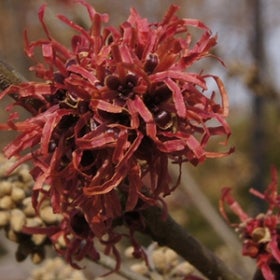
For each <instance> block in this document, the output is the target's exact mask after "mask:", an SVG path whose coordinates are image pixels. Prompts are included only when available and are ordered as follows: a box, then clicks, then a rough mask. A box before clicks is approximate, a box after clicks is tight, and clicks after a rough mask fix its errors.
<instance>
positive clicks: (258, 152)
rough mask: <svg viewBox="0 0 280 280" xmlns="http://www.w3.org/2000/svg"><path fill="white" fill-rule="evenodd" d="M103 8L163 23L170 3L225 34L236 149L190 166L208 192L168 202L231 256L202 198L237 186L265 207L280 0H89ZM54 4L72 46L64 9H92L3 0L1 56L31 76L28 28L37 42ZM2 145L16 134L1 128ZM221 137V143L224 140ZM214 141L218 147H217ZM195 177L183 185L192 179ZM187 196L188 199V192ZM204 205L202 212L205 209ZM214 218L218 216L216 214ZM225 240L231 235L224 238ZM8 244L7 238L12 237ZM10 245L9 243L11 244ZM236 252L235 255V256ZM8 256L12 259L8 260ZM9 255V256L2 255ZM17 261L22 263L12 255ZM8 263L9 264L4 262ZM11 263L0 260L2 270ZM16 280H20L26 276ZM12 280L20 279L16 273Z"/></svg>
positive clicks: (222, 49) (247, 199)
mask: <svg viewBox="0 0 280 280" xmlns="http://www.w3.org/2000/svg"><path fill="white" fill-rule="evenodd" d="M88 2H90V3H92V4H93V5H94V7H95V9H96V10H97V11H99V12H106V13H108V14H109V15H110V24H113V25H118V24H120V23H122V22H123V21H124V20H126V18H127V17H128V14H129V9H130V8H131V7H135V8H136V9H137V10H138V11H139V13H140V14H141V15H142V16H143V17H147V18H148V19H149V20H150V21H152V22H155V21H158V20H160V19H161V17H162V16H163V15H164V13H165V11H166V9H167V8H168V6H169V5H170V4H176V5H179V6H180V7H181V9H180V11H179V13H178V14H179V16H181V17H188V18H198V19H200V20H202V21H203V22H204V23H206V25H208V26H209V27H210V28H211V30H212V31H213V33H214V34H217V35H218V46H217V47H216V48H215V54H216V55H218V56H219V57H221V58H222V60H223V61H224V63H225V67H223V66H222V65H221V64H219V63H216V62H214V61H213V60H212V59H209V60H205V61H204V64H203V69H205V72H209V73H212V74H216V75H219V76H220V77H221V78H222V79H223V81H224V83H225V85H226V88H227V91H228V94H229V98H230V117H229V123H230V125H231V127H232V137H231V139H230V145H231V146H235V148H236V151H235V153H234V154H232V155H230V156H229V157H226V158H224V159H219V160H217V159H216V160H207V161H206V162H205V163H204V164H202V165H201V166H199V167H192V166H187V170H188V171H187V172H188V174H189V176H190V177H191V179H190V180H193V182H194V183H195V185H196V186H198V187H199V189H200V190H201V193H200V194H197V196H196V194H193V193H192V194H191V193H190V192H184V190H182V189H178V190H177V191H176V193H175V194H174V196H172V198H171V197H170V198H169V200H168V203H169V205H170V209H171V211H172V215H173V216H174V218H175V219H176V220H177V221H178V222H179V223H180V224H182V225H183V226H185V227H187V228H188V230H189V231H190V232H192V233H193V234H194V235H196V236H197V237H198V238H199V239H200V240H202V242H203V243H204V244H206V245H207V246H208V247H210V248H212V249H214V250H216V251H217V252H218V253H219V254H221V256H224V254H225V255H226V254H227V253H225V252H227V251H228V247H230V246H229V244H225V243H224V242H223V241H221V236H223V235H224V234H225V233H224V232H223V229H222V228H221V230H220V235H219V234H218V233H217V232H218V231H219V229H218V230H215V229H213V224H211V217H210V218H209V217H206V216H205V215H204V214H203V209H201V207H202V208H203V205H202V206H198V205H199V201H201V199H203V198H201V196H200V195H203V197H204V198H205V197H206V198H207V200H209V202H210V205H205V207H206V212H207V207H213V208H214V209H215V210H217V209H218V201H219V197H220V190H221V188H222V187H224V186H230V187H232V188H233V189H234V192H235V193H236V195H237V196H238V197H240V199H241V200H242V202H243V203H244V205H246V207H245V208H246V209H247V210H248V211H250V212H252V213H254V212H256V211H257V210H258V209H259V210H262V209H263V208H264V205H262V203H261V202H260V201H258V200H255V199H253V198H252V197H251V196H250V195H248V189H249V188H250V187H254V188H256V189H259V190H263V189H264V187H265V186H267V185H268V184H269V182H270V168H271V166H272V165H274V166H276V167H277V168H278V169H279V166H280V149H279V145H280V123H279V117H280V110H279V108H280V106H279V105H280V100H279V98H280V96H279V90H280V79H279V78H278V77H279V75H280V54H279V45H280V39H279V38H280V17H279V15H278V12H279V10H280V2H279V1H278V0H265V1H261V0H235V1H230V0H211V1H209V0H208V1H207V0H197V1H191V0H174V1H168V0H122V1H115V0H105V1H104V0H94V1H93V0H89V1H88ZM43 3H47V4H48V6H49V8H48V10H47V14H46V22H47V23H48V24H49V25H50V27H51V29H52V31H53V32H54V34H55V37H56V38H59V40H60V41H62V42H65V43H66V44H68V43H69V41H68V40H69V34H70V33H69V32H70V30H69V29H68V28H67V27H65V26H64V25H63V24H61V23H60V22H59V20H57V19H56V17H55V15H56V14H59V13H63V14H65V15H67V16H69V17H70V18H72V19H74V20H77V21H79V20H80V19H81V18H82V19H83V20H84V21H85V22H86V21H87V20H88V19H84V18H83V17H84V15H83V13H84V12H85V10H84V9H83V8H81V7H80V6H78V5H70V4H69V3H70V1H63V0H46V1H41V0H28V1H18V0H1V1H0V58H1V59H3V60H4V61H6V62H8V63H9V64H11V65H12V66H13V67H14V68H15V69H16V70H17V71H18V72H20V73H22V74H23V75H24V76H25V77H26V78H27V79H34V77H33V75H32V73H30V72H29V71H28V68H29V66H30V65H32V62H31V61H29V60H28V59H27V58H26V56H25V54H24V51H23V32H24V30H25V29H27V30H28V34H29V37H30V38H31V39H34V40H35V39H38V38H41V37H42V36H44V33H43V30H42V28H41V25H40V23H39V20H38V17H37V11H38V8H39V7H40V5H41V4H43ZM6 102H8V101H7V100H5V102H3V103H2V104H1V107H0V108H1V112H0V118H1V121H5V119H6V117H7V115H6V112H5V110H4V107H5V104H6ZM0 136H1V142H0V146H1V148H2V147H3V146H4V145H5V144H6V143H7V142H8V141H9V139H10V138H11V135H10V134H7V133H1V134H0ZM217 141H220V139H219V140H217ZM216 143H217V142H216V141H215V140H214V141H213V142H212V143H211V145H212V146H213V147H215V145H216ZM187 183H188V182H183V184H187ZM183 192H184V195H183V196H182V193H183ZM197 209H199V211H197ZM213 219H214V218H213ZM222 239H223V238H222ZM4 242H5V241H4ZM3 247H5V246H3ZM228 254H229V253H228ZM3 259H4V258H3ZM0 260H1V259H0ZM11 262H13V263H14V264H15V263H16V261H15V260H11ZM1 264H2V265H1ZM6 265H7V262H5V261H2V262H1V261H0V272H1V271H2V270H3V269H4V267H5V266H6ZM17 277H18V278H13V279H18V280H20V279H26V278H20V277H24V276H23V275H21V276H17ZM11 279H12V278H11Z"/></svg>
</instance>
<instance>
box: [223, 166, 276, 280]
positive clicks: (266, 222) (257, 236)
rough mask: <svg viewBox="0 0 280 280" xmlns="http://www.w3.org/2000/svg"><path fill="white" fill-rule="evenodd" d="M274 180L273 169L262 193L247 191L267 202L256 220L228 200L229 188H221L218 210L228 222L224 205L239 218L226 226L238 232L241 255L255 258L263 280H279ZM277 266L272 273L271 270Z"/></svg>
mask: <svg viewBox="0 0 280 280" xmlns="http://www.w3.org/2000/svg"><path fill="white" fill-rule="evenodd" d="M277 187H278V177H277V171H276V169H274V168H273V169H272V182H271V184H270V185H269V186H268V187H267V189H266V191H265V192H264V193H260V192H259V191H257V190H254V189H251V190H250V192H251V193H252V194H253V195H255V196H257V197H259V198H260V199H263V200H264V201H266V202H267V203H268V210H267V211H266V213H261V214H259V215H257V216H256V217H250V216H249V215H247V214H246V213H245V212H244V211H243V209H242V208H241V206H240V205H239V203H238V202H237V201H236V200H235V199H234V198H233V197H232V195H231V193H230V191H231V190H230V189H229V188H224V189H223V193H222V197H221V201H220V211H221V214H222V215H223V217H224V218H225V219H226V220H227V221H228V222H229V219H228V216H227V214H226V212H225V208H224V205H225V204H227V205H229V207H230V209H231V210H232V211H233V213H234V214H235V215H237V216H238V217H239V219H240V223H230V222H229V223H230V224H231V225H232V226H233V227H235V228H236V230H237V231H238V232H239V233H240V237H241V239H242V241H243V255H245V256H249V257H251V258H253V259H256V261H257V266H258V267H259V268H260V270H261V272H262V274H263V277H264V278H265V279H266V280H277V279H279V278H278V277H279V269H280V195H279V194H278V192H277ZM276 267H278V268H277V269H276V270H275V268H276ZM277 271H278V272H277Z"/></svg>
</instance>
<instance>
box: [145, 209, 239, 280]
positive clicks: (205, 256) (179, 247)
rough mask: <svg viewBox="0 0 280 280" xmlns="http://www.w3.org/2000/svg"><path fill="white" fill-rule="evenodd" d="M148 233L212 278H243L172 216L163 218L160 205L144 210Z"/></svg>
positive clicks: (225, 279) (227, 279)
mask: <svg viewBox="0 0 280 280" xmlns="http://www.w3.org/2000/svg"><path fill="white" fill-rule="evenodd" d="M143 215H144V218H145V222H146V226H147V227H146V233H147V234H149V235H150V236H151V237H152V238H153V239H154V240H155V241H157V242H158V243H159V244H160V245H162V246H168V247H169V248H171V249H173V250H174V251H175V252H177V253H178V254H179V255H181V256H182V257H183V258H184V259H185V260H187V261H188V262H189V263H191V264H192V265H193V266H194V267H196V268H197V269H198V270H199V271H200V272H201V273H202V274H204V275H205V276H206V277H208V278H209V279H211V280H241V278H240V277H239V276H237V275H236V274H234V273H233V272H232V271H231V270H229V268H228V267H227V266H226V265H225V264H224V263H223V262H222V261H221V260H220V259H219V258H218V257H216V256H215V255H214V254H213V253H212V252H211V251H210V250H208V249H207V248H206V247H204V246H203V245H202V244H201V243H200V242H199V241H198V240H196V239H195V238H194V237H192V236H191V235H190V234H189V233H188V232H187V231H186V230H184V229H183V228H182V227H181V226H180V225H178V224H177V223H176V222H175V221H174V220H173V219H172V218H171V217H170V216H167V218H166V219H163V213H162V211H161V209H159V208H158V207H150V208H148V209H146V210H143Z"/></svg>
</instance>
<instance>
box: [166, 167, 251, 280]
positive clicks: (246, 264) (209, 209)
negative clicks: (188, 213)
mask: <svg viewBox="0 0 280 280" xmlns="http://www.w3.org/2000/svg"><path fill="white" fill-rule="evenodd" d="M169 170H170V173H171V176H172V177H174V178H176V175H175V174H176V172H177V171H176V167H175V165H173V164H170V165H169ZM180 188H181V189H182V190H183V192H185V193H187V194H188V196H189V197H190V199H191V201H192V203H193V204H194V206H195V207H196V208H197V209H198V210H199V211H200V212H201V214H202V215H203V217H204V218H205V219H206V221H207V222H208V223H209V224H210V225H211V227H212V228H213V230H214V231H215V232H216V234H217V235H218V236H220V238H221V239H222V240H223V241H224V243H225V244H226V245H227V247H228V249H229V250H230V251H231V252H232V254H233V255H234V256H235V257H236V260H237V262H238V266H239V267H240V268H242V270H244V273H245V274H249V275H252V273H253V272H254V269H255V263H254V262H253V261H251V260H250V259H249V258H246V259H244V258H242V260H241V261H240V256H241V252H242V246H241V243H240V241H239V240H238V239H237V237H236V235H235V234H234V233H233V231H232V230H231V229H230V228H229V226H228V225H227V224H226V223H225V222H224V221H223V220H222V219H221V216H220V215H219V214H218V213H217V211H216V210H215V209H214V207H213V206H212V204H211V203H210V202H209V199H208V198H207V197H206V196H205V194H204V193H203V192H202V191H201V189H200V186H199V185H198V184H197V182H196V181H195V180H194V178H193V177H192V176H191V174H190V173H189V172H188V170H187V169H184V172H182V175H181V184H180Z"/></svg>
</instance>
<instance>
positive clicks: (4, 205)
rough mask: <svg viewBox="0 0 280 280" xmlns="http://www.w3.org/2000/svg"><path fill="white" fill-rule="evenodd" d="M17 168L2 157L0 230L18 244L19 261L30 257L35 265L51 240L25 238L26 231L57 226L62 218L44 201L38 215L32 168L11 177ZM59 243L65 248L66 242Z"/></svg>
mask: <svg viewBox="0 0 280 280" xmlns="http://www.w3.org/2000/svg"><path fill="white" fill-rule="evenodd" d="M13 164H14V160H13V159H12V160H7V159H6V158H4V157H3V156H1V155H0V229H3V230H4V231H5V233H6V237H7V238H8V239H9V240H11V241H13V242H16V243H17V244H18V248H17V252H16V259H17V260H18V261H22V260H24V259H26V257H27V256H29V255H30V256H31V260H32V262H33V263H40V262H41V261H42V260H43V259H44V257H45V245H47V244H50V240H49V239H48V238H47V236H46V235H45V234H25V233H24V232H23V228H24V227H45V226H47V225H48V226H49V225H56V224H58V223H59V222H60V220H61V216H60V215H58V214H54V213H53V211H52V208H51V206H50V203H49V201H44V203H42V205H41V207H40V211H39V213H35V210H34V208H33V206H32V199H31V193H32V187H33V185H34V182H33V180H32V177H31V175H30V173H29V167H28V166H27V165H21V166H20V167H18V168H17V169H15V170H14V171H13V172H12V173H11V174H9V175H7V174H8V171H9V169H10V168H11V167H12V165H13ZM46 187H47V186H46ZM58 242H61V244H58V245H59V246H63V245H64V244H63V240H59V241H58Z"/></svg>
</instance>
